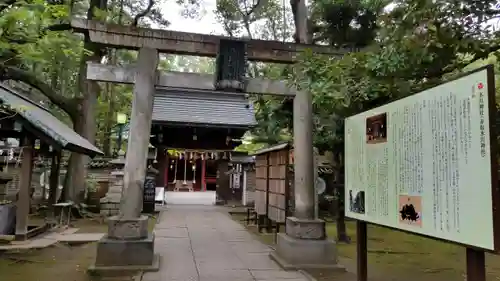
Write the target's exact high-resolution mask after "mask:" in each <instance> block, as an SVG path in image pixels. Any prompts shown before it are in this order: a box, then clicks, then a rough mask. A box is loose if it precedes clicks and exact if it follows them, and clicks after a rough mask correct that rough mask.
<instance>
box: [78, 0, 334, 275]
mask: <svg viewBox="0 0 500 281" xmlns="http://www.w3.org/2000/svg"><path fill="white" fill-rule="evenodd" d="M303 4H304V5H305V2H304V3H303ZM304 9H305V6H304ZM71 26H72V27H73V29H74V30H75V31H80V32H83V33H86V34H88V36H89V38H90V40H92V41H93V42H94V43H98V44H102V45H103V46H107V47H112V48H117V47H118V48H128V49H139V52H138V59H137V63H136V64H135V65H132V66H115V65H101V64H95V63H90V64H88V65H87V79H89V80H94V81H100V82H113V83H127V84H133V85H134V97H133V103H132V114H131V116H132V117H131V120H130V137H129V140H128V148H127V155H126V161H125V162H126V163H125V169H124V175H125V176H124V187H123V192H122V194H123V196H122V200H121V201H122V202H121V204H120V212H119V215H118V216H116V217H112V218H109V221H110V223H109V225H110V229H109V231H108V232H109V233H111V234H113V236H112V237H111V238H110V239H114V240H119V241H123V240H127V243H128V245H130V246H131V247H127V249H129V252H124V250H123V249H124V248H123V247H120V257H128V256H135V255H134V254H135V252H134V251H133V249H137V247H139V246H138V245H147V247H148V249H151V246H152V244H154V237H150V236H148V235H146V234H147V232H148V231H147V229H146V227H147V224H146V223H144V221H146V220H147V217H145V216H141V208H140V206H141V204H140V203H141V202H140V201H141V198H142V192H143V190H142V189H143V185H142V184H143V181H144V178H145V170H146V159H145V158H146V157H145V156H146V154H147V147H148V144H149V143H151V144H152V145H153V146H155V147H157V148H158V150H159V153H158V157H159V158H157V161H158V159H159V160H162V161H158V163H157V164H158V166H159V167H158V170H159V171H164V173H160V174H161V177H163V179H162V180H163V181H161V180H158V181H160V183H161V182H163V183H165V178H167V183H168V170H169V167H170V163H171V162H170V161H165V159H169V155H168V151H169V149H180V150H185V151H188V150H195V151H196V150H206V151H216V152H217V153H216V154H217V155H218V161H217V170H218V172H217V176H216V195H217V197H218V198H222V199H226V198H229V193H228V191H229V188H228V186H229V173H230V172H229V165H228V161H229V159H224V157H223V156H224V153H225V152H229V151H231V150H233V149H234V148H235V147H236V146H237V145H239V140H241V138H242V137H243V134H244V133H245V131H247V130H248V129H249V128H251V127H252V126H253V125H255V119H254V118H255V117H254V114H253V108H252V104H251V103H250V102H249V101H248V100H247V99H248V97H249V95H250V94H258V95H278V96H282V97H290V98H293V128H294V130H293V133H294V136H293V142H294V147H295V150H294V168H295V169H294V198H295V199H294V200H295V202H294V206H295V208H294V212H293V216H290V217H287V218H286V224H287V226H286V233H280V234H279V235H278V236H277V247H276V251H275V252H274V253H273V254H272V257H273V259H275V260H276V261H277V262H278V263H282V265H283V266H284V265H285V264H291V265H298V266H301V265H308V266H309V267H316V268H327V267H334V268H335V267H337V258H336V249H335V243H334V242H333V241H330V240H328V239H326V232H325V223H324V221H322V220H319V219H317V218H316V216H315V207H314V198H315V190H314V182H315V175H314V167H313V166H314V161H313V146H312V143H313V142H312V140H313V138H312V127H313V118H312V112H313V108H312V95H311V94H310V93H308V92H306V91H303V90H302V89H297V88H295V87H290V86H289V84H288V82H287V81H282V80H272V79H268V78H264V77H255V78H248V76H247V71H246V70H247V65H248V60H253V61H261V62H278V63H293V62H294V61H295V60H296V56H297V55H298V54H299V53H301V52H303V51H304V50H306V49H311V51H312V52H316V53H328V54H331V55H341V54H342V53H343V52H344V51H338V50H332V49H330V48H329V47H324V46H313V45H304V44H294V43H283V42H271V41H264V40H240V41H238V40H234V39H232V38H225V37H220V36H213V35H201V34H185V33H179V32H173V31H164V30H150V29H144V28H136V27H124V26H116V25H111V24H104V23H100V22H93V21H80V20H72V22H71ZM304 30H306V29H304ZM174 35H176V36H174ZM304 38H305V37H304ZM159 53H170V54H180V55H201V56H211V57H216V67H215V73H214V74H201V73H180V72H172V71H170V72H163V73H161V72H158V70H157V66H158V60H159ZM299 71H300V70H299ZM172 107H174V108H172ZM180 163H181V162H179V161H178V162H177V166H179V164H180ZM188 163H189V162H184V165H185V169H184V173H185V174H186V181H187V173H188V172H189V168H188ZM174 164H175V162H174ZM194 167H195V170H196V169H197V165H196V163H195V165H194ZM202 167H203V166H202ZM165 174H167V177H165ZM175 175H176V176H177V173H175ZM195 179H196V173H195V176H194V179H193V180H195ZM186 185H187V182H186ZM174 188H175V186H174ZM194 188H195V187H194V186H193V187H192V189H193V190H194ZM184 193H186V192H184ZM188 193H193V194H196V193H199V194H203V193H204V192H188ZM178 194H181V192H178ZM124 225H133V226H134V227H124ZM137 225H140V226H141V227H142V228H140V229H139V231H137V232H136V233H129V232H126V233H124V232H123V231H122V230H125V229H136V228H137ZM305 230H307V231H305ZM141 239H142V240H141ZM141 243H142V244H141ZM108 244H109V243H107V242H106V241H103V243H100V244H99V245H98V255H97V258H96V264H98V266H102V267H106V268H109V266H117V265H120V266H121V265H124V264H126V265H130V264H131V263H130V261H128V260H126V261H119V262H117V261H116V259H113V262H112V264H110V263H109V262H108V260H106V262H104V261H102V260H101V259H100V257H109V256H113V257H116V251H112V250H114V249H109V248H106V247H107V245H108ZM99 253H101V254H100V255H99ZM148 253H149V254H148V255H147V256H145V257H141V260H140V263H138V264H139V265H141V266H144V265H147V267H156V266H157V265H159V260H158V259H157V258H156V259H155V257H154V255H153V253H152V252H151V251H149V252H148ZM304 253H307V254H304ZM134 262H136V261H134Z"/></svg>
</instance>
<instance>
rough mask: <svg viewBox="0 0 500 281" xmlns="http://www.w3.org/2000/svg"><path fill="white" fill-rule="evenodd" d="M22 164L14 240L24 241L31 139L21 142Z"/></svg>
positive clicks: (31, 161)
mask: <svg viewBox="0 0 500 281" xmlns="http://www.w3.org/2000/svg"><path fill="white" fill-rule="evenodd" d="M21 143H22V146H23V148H22V154H21V156H22V164H21V174H20V175H19V192H18V193H17V202H16V205H17V210H16V240H26V239H27V235H28V216H29V213H30V203H31V200H30V188H31V174H32V170H33V139H32V138H31V137H29V136H25V137H24V139H23V140H22V142H21Z"/></svg>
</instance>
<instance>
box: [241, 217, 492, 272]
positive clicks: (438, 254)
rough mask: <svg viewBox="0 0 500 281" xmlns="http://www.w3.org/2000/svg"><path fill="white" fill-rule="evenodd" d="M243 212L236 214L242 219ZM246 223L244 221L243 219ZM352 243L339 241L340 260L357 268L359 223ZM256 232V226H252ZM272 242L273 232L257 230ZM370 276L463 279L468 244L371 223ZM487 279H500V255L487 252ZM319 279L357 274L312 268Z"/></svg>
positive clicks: (331, 227)
mask: <svg viewBox="0 0 500 281" xmlns="http://www.w3.org/2000/svg"><path fill="white" fill-rule="evenodd" d="M243 217H244V216H243V215H233V218H235V219H237V220H238V221H240V222H242V219H243ZM242 223H243V222H242ZM347 229H348V234H349V235H350V236H351V239H352V243H350V244H344V243H341V244H339V245H338V251H339V259H340V263H341V264H342V265H343V266H345V267H346V268H347V269H348V270H349V271H350V272H355V270H356V242H355V241H356V225H355V223H354V222H348V223H347ZM249 230H250V231H252V232H253V233H256V234H258V233H257V231H256V229H255V227H249ZM327 233H328V236H329V237H336V227H335V224H333V223H329V224H327ZM258 235H259V237H260V238H261V240H262V241H263V242H264V243H266V244H269V245H271V246H272V245H273V244H274V235H272V234H258ZM368 251H369V252H368V263H369V269H368V276H369V278H370V280H373V281H422V280H425V281H443V280H446V281H462V280H464V278H465V248H463V247H461V246H457V245H454V244H450V243H445V242H441V241H437V240H433V239H429V238H424V237H421V236H417V235H412V234H408V233H403V232H399V231H394V230H390V229H387V228H383V227H378V226H373V225H369V226H368ZM486 262H487V280H488V281H493V280H500V256H495V255H491V254H486ZM309 273H310V274H311V275H313V276H314V277H315V278H317V279H318V281H327V280H328V281H331V280H335V281H351V280H356V279H355V276H354V274H352V273H349V274H341V275H339V273H334V272H328V271H321V270H318V271H309Z"/></svg>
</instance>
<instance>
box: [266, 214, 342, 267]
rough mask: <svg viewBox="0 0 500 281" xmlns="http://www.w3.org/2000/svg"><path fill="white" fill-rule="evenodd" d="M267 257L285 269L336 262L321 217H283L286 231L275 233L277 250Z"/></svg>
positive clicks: (334, 249)
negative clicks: (276, 234)
mask: <svg viewBox="0 0 500 281" xmlns="http://www.w3.org/2000/svg"><path fill="white" fill-rule="evenodd" d="M270 257H271V258H272V259H273V260H274V261H276V262H277V263H278V264H279V265H280V266H281V267H283V268H284V269H287V270H288V269H335V270H340V271H345V268H344V267H342V266H340V265H339V264H338V259H337V246H336V243H335V242H334V241H333V240H328V239H326V235H325V222H324V221H323V220H301V219H297V218H294V217H288V218H287V219H286V234H285V233H278V236H277V241H276V250H275V251H274V252H272V253H271V254H270Z"/></svg>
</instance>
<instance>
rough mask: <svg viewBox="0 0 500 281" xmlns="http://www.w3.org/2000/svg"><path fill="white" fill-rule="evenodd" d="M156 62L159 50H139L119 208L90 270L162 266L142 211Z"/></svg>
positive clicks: (100, 242) (143, 268)
mask: <svg viewBox="0 0 500 281" xmlns="http://www.w3.org/2000/svg"><path fill="white" fill-rule="evenodd" d="M157 66H158V50H156V49H150V48H142V49H140V50H139V56H138V60H137V64H136V68H135V83H134V97H133V101H132V116H131V120H130V134H129V141H128V147H127V154H126V158H125V173H124V186H123V191H122V198H121V204H120V212H119V214H118V215H117V216H113V217H110V218H108V234H107V236H105V237H104V238H103V239H101V240H100V241H99V244H98V245H97V256H96V262H95V267H93V268H91V270H92V269H93V270H95V271H117V272H120V271H124V270H136V271H157V270H158V269H159V258H158V257H157V256H155V255H154V235H153V234H152V233H149V231H148V220H149V219H148V217H147V216H142V215H141V209H142V196H143V188H144V180H145V177H146V165H147V154H148V145H149V136H150V131H151V119H152V114H153V99H154V93H155V84H156V80H157V75H156V68H157Z"/></svg>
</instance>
